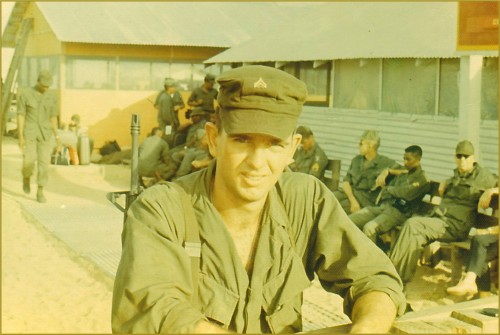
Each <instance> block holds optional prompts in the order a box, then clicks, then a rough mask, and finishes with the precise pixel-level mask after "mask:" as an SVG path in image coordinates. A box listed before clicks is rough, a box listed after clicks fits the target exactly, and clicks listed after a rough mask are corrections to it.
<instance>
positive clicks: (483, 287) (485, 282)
mask: <svg viewBox="0 0 500 335" xmlns="http://www.w3.org/2000/svg"><path fill="white" fill-rule="evenodd" d="M495 194H496V195H497V196H498V187H495V188H491V189H489V190H486V191H485V192H484V193H483V195H482V196H481V198H480V199H479V203H478V209H479V208H488V207H489V205H490V202H491V198H492V196H493V195H495ZM495 259H498V225H496V226H492V227H489V228H487V229H477V230H476V234H475V235H474V236H473V237H472V241H471V249H470V253H469V259H468V260H467V264H466V267H465V271H466V274H465V277H464V278H463V279H462V280H461V281H460V282H459V283H458V284H457V285H455V286H452V287H448V288H447V289H446V292H448V294H451V295H456V296H469V297H471V296H473V295H475V294H476V293H477V292H478V289H479V297H480V298H481V297H482V296H485V295H487V294H488V293H489V291H490V285H491V284H490V273H489V267H488V262H490V261H492V260H495ZM487 292H488V293H487Z"/></svg>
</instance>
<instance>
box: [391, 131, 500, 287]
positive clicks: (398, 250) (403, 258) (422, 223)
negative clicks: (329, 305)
mask: <svg viewBox="0 0 500 335" xmlns="http://www.w3.org/2000/svg"><path fill="white" fill-rule="evenodd" d="M455 163H456V165H457V168H456V169H455V170H454V173H453V177H451V178H450V179H448V180H446V181H445V182H443V183H441V184H440V187H439V192H440V194H441V196H442V200H441V204H440V205H439V206H436V207H434V209H433V210H432V212H431V213H429V214H428V215H427V216H423V217H420V216H414V217H411V218H409V219H408V220H406V221H405V223H404V224H403V226H402V228H401V232H400V233H399V236H398V238H397V240H396V243H395V245H394V248H393V249H392V250H391V252H390V253H389V257H390V259H391V260H392V262H393V264H394V266H395V267H396V270H398V273H399V275H400V276H401V279H403V282H404V283H407V282H409V281H410V280H411V279H412V278H413V275H414V274H415V271H416V269H417V262H418V259H419V258H420V254H421V252H422V250H423V247H424V246H425V245H427V244H428V243H429V242H432V241H445V242H451V241H460V240H463V239H465V238H466V237H467V235H468V234H469V230H470V229H471V227H472V225H473V224H474V222H475V219H476V215H477V205H478V200H479V197H480V195H481V192H482V190H486V189H489V188H492V187H495V186H496V184H497V178H496V176H495V175H493V174H492V173H491V172H490V171H488V170H487V169H485V168H482V167H481V166H479V164H478V163H477V162H476V160H475V158H474V147H473V145H472V143H471V142H469V141H467V140H465V141H461V142H459V143H458V144H457V146H456V149H455Z"/></svg>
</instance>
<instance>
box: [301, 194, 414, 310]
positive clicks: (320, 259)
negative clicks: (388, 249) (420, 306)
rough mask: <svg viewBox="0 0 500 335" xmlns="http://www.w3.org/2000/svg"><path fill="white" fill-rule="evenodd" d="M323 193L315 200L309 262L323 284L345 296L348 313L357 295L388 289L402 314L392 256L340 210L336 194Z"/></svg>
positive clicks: (403, 305)
mask: <svg viewBox="0 0 500 335" xmlns="http://www.w3.org/2000/svg"><path fill="white" fill-rule="evenodd" d="M321 194H322V195H321V198H322V199H321V200H320V201H317V202H316V203H317V206H318V207H317V219H316V222H317V233H316V243H315V247H314V251H313V252H312V255H313V256H312V259H310V262H312V266H313V267H314V269H316V273H317V274H318V277H319V279H320V282H321V284H322V285H323V287H324V288H325V289H326V290H328V291H330V292H332V293H336V294H339V295H341V296H343V297H344V311H345V313H346V314H347V315H350V314H351V312H352V306H353V303H354V301H355V300H356V299H357V298H359V297H360V296H362V295H364V294H366V293H368V292H372V291H380V292H385V293H387V294H388V295H389V297H390V298H391V299H392V300H393V302H394V304H395V306H396V307H397V310H398V314H399V315H401V314H403V313H404V311H405V308H406V299H405V296H404V294H403V284H402V281H401V279H400V277H399V275H398V274H397V272H396V269H395V268H394V266H393V264H392V263H391V261H390V259H389V258H388V257H387V255H385V254H384V252H383V251H382V250H380V249H379V248H378V247H377V246H376V245H374V244H373V243H372V242H371V241H370V240H369V239H368V238H367V237H366V236H365V235H364V234H363V232H362V231H361V230H360V229H358V228H357V227H356V226H355V225H354V224H353V223H352V222H351V220H350V219H349V218H348V217H347V215H346V214H345V212H343V211H342V210H340V208H341V207H340V205H339V203H338V202H337V200H336V199H335V198H334V197H331V196H329V194H328V193H327V192H323V191H322V192H321ZM346 255H348V256H347V257H346Z"/></svg>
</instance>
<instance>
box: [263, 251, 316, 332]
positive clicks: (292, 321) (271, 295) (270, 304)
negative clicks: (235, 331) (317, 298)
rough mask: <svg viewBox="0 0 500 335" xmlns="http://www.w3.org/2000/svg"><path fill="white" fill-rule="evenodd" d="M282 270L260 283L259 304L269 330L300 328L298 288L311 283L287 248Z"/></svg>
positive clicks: (300, 301) (295, 255) (300, 314)
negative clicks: (260, 301)
mask: <svg viewBox="0 0 500 335" xmlns="http://www.w3.org/2000/svg"><path fill="white" fill-rule="evenodd" d="M283 265H284V266H283V267H282V271H281V272H280V273H279V274H278V275H277V276H276V277H275V278H272V279H271V280H270V281H268V282H267V283H266V284H264V287H263V292H262V293H263V302H262V308H263V310H264V312H265V314H266V321H267V323H268V324H269V327H270V329H271V330H272V332H273V333H295V332H298V331H301V330H302V313H301V306H302V292H303V291H304V290H305V289H306V288H308V287H309V286H310V285H311V282H310V280H309V278H308V277H307V275H306V273H305V271H304V266H303V265H302V261H301V259H300V258H299V256H297V254H296V253H295V252H293V251H291V252H290V253H289V254H288V257H287V259H286V260H285V262H283Z"/></svg>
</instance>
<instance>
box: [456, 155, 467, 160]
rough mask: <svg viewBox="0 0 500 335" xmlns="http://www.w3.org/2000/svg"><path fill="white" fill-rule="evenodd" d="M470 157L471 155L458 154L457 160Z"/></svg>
mask: <svg viewBox="0 0 500 335" xmlns="http://www.w3.org/2000/svg"><path fill="white" fill-rule="evenodd" d="M469 156H470V155H464V154H456V157H457V159H462V157H463V158H465V159H467V158H469Z"/></svg>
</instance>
